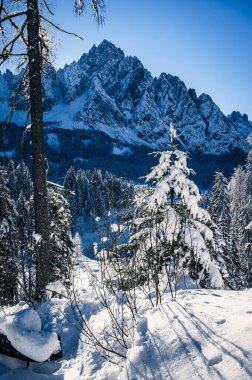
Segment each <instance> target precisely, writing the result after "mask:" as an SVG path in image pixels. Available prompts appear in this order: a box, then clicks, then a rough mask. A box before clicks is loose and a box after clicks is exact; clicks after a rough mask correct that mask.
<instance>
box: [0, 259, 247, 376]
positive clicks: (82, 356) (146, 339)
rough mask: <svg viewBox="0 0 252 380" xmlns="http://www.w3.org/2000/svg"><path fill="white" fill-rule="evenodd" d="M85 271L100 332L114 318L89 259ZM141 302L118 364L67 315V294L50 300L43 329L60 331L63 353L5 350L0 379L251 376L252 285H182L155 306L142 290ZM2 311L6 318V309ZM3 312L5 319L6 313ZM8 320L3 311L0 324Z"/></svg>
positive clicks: (86, 300)
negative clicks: (31, 357) (35, 358)
mask: <svg viewBox="0 0 252 380" xmlns="http://www.w3.org/2000/svg"><path fill="white" fill-rule="evenodd" d="M81 260H82V259H81ZM88 262H89V265H90V268H91V270H92V272H93V274H95V275H97V274H98V275H99V267H98V264H97V263H96V262H95V261H88ZM78 276H79V281H78V291H79V294H80V300H81V309H82V312H83V313H84V314H85V316H86V317H87V318H88V319H89V320H90V325H91V326H92V328H93V331H96V332H97V333H98V332H99V331H101V330H102V328H103V325H104V321H105V320H106V319H107V318H108V317H107V314H106V313H107V312H106V310H105V309H104V308H103V307H102V305H101V304H100V302H99V299H98V298H97V295H96V294H95V291H94V289H93V288H92V287H91V286H90V282H89V276H88V275H87V273H86V272H85V271H84V270H83V268H82V265H80V267H79V269H78ZM139 305H140V310H139V318H138V325H137V328H136V333H135V340H134V345H133V346H132V347H131V348H130V349H129V350H128V352H127V359H126V360H125V361H124V362H122V363H121V365H120V366H117V365H115V364H112V363H110V362H108V361H106V360H105V359H103V358H102V356H101V355H100V354H99V353H97V352H96V351H95V350H94V349H93V348H92V347H90V346H89V345H88V344H87V343H85V342H84V341H83V339H82V341H80V340H79V337H80V335H79V332H78V330H76V329H75V328H74V327H73V326H72V325H71V324H69V323H68V322H67V318H66V317H71V310H70V308H69V306H67V301H66V300H65V299H52V300H49V301H47V302H45V303H44V304H43V305H41V306H40V307H39V309H38V310H37V311H38V314H39V316H40V318H41V323H42V330H44V331H47V332H51V331H55V332H57V333H60V335H61V337H62V346H63V359H61V360H59V361H58V362H54V363H32V364H31V365H30V367H29V368H28V369H26V368H25V366H26V363H24V362H19V361H17V360H14V359H7V358H6V357H5V356H1V355H0V379H1V380H14V379H15V380H23V379H26V380H33V379H35V380H37V379H39V380H40V379H43V380H44V379H60V380H63V379H64V380H75V379H76V380H77V379H87V380H94V379H101V380H102V379H103V380H105V379H107V380H116V379H118V380H126V379H127V380H143V379H144V380H145V379H157V380H162V379H173V380H177V379H180V380H187V379H192V380H194V379H195V380H196V379H200V380H208V379H209V380H210V379H227V380H242V379H251V378H252V289H249V290H244V291H227V290H218V291H216V290H205V289H187V290H180V291H178V294H177V298H176V299H171V297H170V295H169V294H168V293H167V294H165V295H164V297H163V303H162V305H160V306H156V307H154V308H152V307H151V306H150V304H149V302H148V301H146V300H144V299H143V297H142V296H141V295H140V294H139ZM16 310H17V309H16ZM62 311H63V312H64V313H65V315H64V314H63V313H62ZM12 312H13V308H9V309H8V308H7V309H5V313H7V315H8V314H10V313H12ZM0 317H1V318H3V314H2V315H1V314H0ZM4 318H5V320H6V316H5V317H4ZM9 320H10V319H9ZM2 321H3V319H0V327H1V323H2ZM29 323H31V322H29ZM26 327H27V326H26ZM82 338H83V337H82Z"/></svg>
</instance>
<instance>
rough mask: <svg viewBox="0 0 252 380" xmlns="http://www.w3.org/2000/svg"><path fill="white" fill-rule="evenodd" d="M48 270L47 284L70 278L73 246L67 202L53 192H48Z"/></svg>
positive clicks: (63, 281) (66, 280)
mask: <svg viewBox="0 0 252 380" xmlns="http://www.w3.org/2000/svg"><path fill="white" fill-rule="evenodd" d="M48 206H49V210H48V211H49V223H50V225H49V231H50V238H49V245H50V269H49V271H48V273H49V275H48V283H49V282H54V281H57V280H60V281H61V282H62V283H63V284H64V283H67V282H68V281H69V278H70V271H71V268H72V259H73V255H74V244H73V241H72V237H71V227H70V225H71V214H70V209H69V204H68V202H67V200H66V199H65V198H64V197H63V196H62V195H61V194H59V193H57V192H55V191H54V190H52V189H50V190H48Z"/></svg>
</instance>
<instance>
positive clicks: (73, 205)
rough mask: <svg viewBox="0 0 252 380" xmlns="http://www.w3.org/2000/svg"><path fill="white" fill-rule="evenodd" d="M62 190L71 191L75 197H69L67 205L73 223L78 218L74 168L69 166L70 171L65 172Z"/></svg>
mask: <svg viewBox="0 0 252 380" xmlns="http://www.w3.org/2000/svg"><path fill="white" fill-rule="evenodd" d="M64 188H65V189H67V190H70V191H73V192H74V193H75V195H73V196H70V197H69V205H70V210H71V215H72V218H73V222H74V221H75V220H76V218H77V216H78V207H77V202H76V199H77V198H76V191H77V190H76V188H77V186H76V174H75V170H74V168H73V167H72V166H71V167H70V169H68V171H67V172H66V175H65V179H64Z"/></svg>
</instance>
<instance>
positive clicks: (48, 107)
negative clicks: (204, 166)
mask: <svg viewBox="0 0 252 380" xmlns="http://www.w3.org/2000/svg"><path fill="white" fill-rule="evenodd" d="M17 82H18V76H15V75H13V74H12V73H11V72H10V71H7V72H6V73H4V74H1V73H0V121H3V120H4V118H5V117H6V114H7V113H8V111H9V109H10V101H9V99H10V98H11V94H12V92H13V89H14V88H15V87H16V85H17ZM43 87H44V108H45V111H46V112H45V121H46V122H50V124H52V125H58V126H59V127H61V128H67V129H74V128H79V129H92V130H100V131H102V132H105V133H106V134H107V135H109V136H111V137H112V138H113V139H116V140H118V141H119V144H120V146H123V145H124V144H125V146H127V145H132V144H133V145H135V144H137V145H145V146H148V147H150V148H153V149H156V148H163V147H164V146H166V145H167V143H168V142H169V131H168V125H169V121H170V120H171V119H172V120H173V122H174V124H175V127H176V129H177V132H178V135H179V137H178V140H179V143H180V145H181V146H182V147H183V149H185V150H186V151H188V152H201V153H203V154H217V155H220V154H223V153H228V152H231V151H232V150H233V149H235V148H239V149H241V150H242V151H244V152H247V151H248V147H249V145H248V142H247V137H248V136H249V134H250V133H251V132H252V122H250V121H249V120H248V117H247V115H241V114H240V113H239V112H237V111H234V112H233V113H232V114H231V115H228V116H225V115H224V114H223V113H222V111H221V110H220V108H219V107H218V106H217V105H216V104H215V103H214V102H213V100H212V99H211V97H210V96H209V95H207V94H201V95H200V96H197V94H196V92H195V90H193V89H187V88H186V85H185V84H184V82H183V81H181V80H180V79H179V78H178V77H176V76H173V75H171V74H165V73H162V74H161V75H160V76H159V77H158V78H153V77H152V76H151V74H150V72H149V71H148V70H146V69H145V68H144V66H143V65H142V63H141V62H140V61H139V60H138V59H137V58H136V57H130V56H129V57H127V56H125V54H124V53H123V51H122V50H121V49H119V48H117V47H116V46H115V45H113V44H112V43H111V42H108V41H106V40H104V41H103V42H102V43H101V44H100V45H98V46H93V47H92V48H91V50H90V51H89V52H88V53H86V54H83V55H82V57H81V58H80V59H79V60H78V61H77V62H73V63H71V64H70V65H65V67H64V68H63V69H59V70H55V69H54V68H53V67H52V66H50V67H47V70H46V74H45V75H44V78H43ZM25 113H26V111H25V108H24V106H22V104H21V103H20V107H19V110H18V111H17V112H16V114H15V116H14V120H13V121H15V122H16V123H17V124H22V120H23V119H24V118H25Z"/></svg>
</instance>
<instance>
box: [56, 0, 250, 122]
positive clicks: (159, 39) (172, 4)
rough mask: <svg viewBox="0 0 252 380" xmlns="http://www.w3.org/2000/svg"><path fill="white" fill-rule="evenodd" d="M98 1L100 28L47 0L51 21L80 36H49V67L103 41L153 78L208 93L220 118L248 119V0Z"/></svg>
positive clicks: (68, 2) (63, 2) (62, 1)
mask: <svg viewBox="0 0 252 380" xmlns="http://www.w3.org/2000/svg"><path fill="white" fill-rule="evenodd" d="M88 1H89V0H86V2H88ZM105 1H106V4H107V10H106V14H105V17H106V21H105V25H104V26H103V27H101V28H98V27H97V26H96V25H95V23H94V20H93V18H92V16H91V14H90V12H87V14H86V15H84V16H82V17H76V16H75V15H74V14H73V3H74V0H50V1H49V2H50V3H51V4H53V5H54V6H55V13H56V18H55V19H56V21H57V23H59V24H60V25H61V26H62V27H64V28H66V29H68V30H71V31H74V32H77V33H79V34H81V35H82V36H83V37H84V38H85V39H84V41H81V40H78V39H76V38H73V37H70V36H66V35H62V34H58V33H56V34H57V35H58V36H59V40H60V43H59V44H58V47H57V49H56V53H55V57H56V59H55V65H56V66H57V67H62V66H63V65H64V64H65V63H70V62H71V61H73V60H76V59H78V58H79V57H80V56H81V55H82V54H83V53H84V52H87V51H88V50H89V49H90V48H91V46H92V45H93V44H99V43H100V42H101V41H102V40H103V39H107V40H109V41H111V42H113V43H114V44H115V45H117V46H118V47H120V48H122V49H123V50H124V52H125V53H126V54H129V55H136V56H137V57H138V58H139V59H140V60H141V61H142V63H143V64H144V66H145V67H146V68H147V69H148V70H149V71H151V73H152V74H153V75H154V76H158V75H159V74H160V73H161V72H162V71H164V72H167V73H171V74H173V75H177V76H179V77H180V79H182V80H183V81H184V82H185V84H186V86H187V87H188V88H189V87H192V88H195V89H196V92H197V94H198V95H200V94H201V93H202V92H206V93H208V94H209V95H211V96H212V98H213V99H214V101H215V102H216V103H217V104H218V105H219V106H220V108H221V109H222V110H223V112H224V113H226V114H227V113H230V112H231V111H232V110H239V111H240V112H242V113H248V115H249V117H250V119H252V0H156V1H154V0H105Z"/></svg>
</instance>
